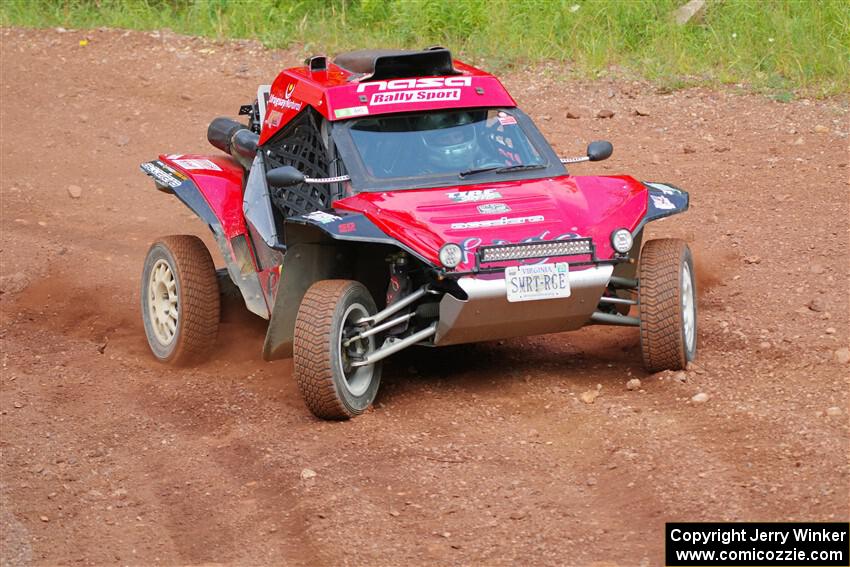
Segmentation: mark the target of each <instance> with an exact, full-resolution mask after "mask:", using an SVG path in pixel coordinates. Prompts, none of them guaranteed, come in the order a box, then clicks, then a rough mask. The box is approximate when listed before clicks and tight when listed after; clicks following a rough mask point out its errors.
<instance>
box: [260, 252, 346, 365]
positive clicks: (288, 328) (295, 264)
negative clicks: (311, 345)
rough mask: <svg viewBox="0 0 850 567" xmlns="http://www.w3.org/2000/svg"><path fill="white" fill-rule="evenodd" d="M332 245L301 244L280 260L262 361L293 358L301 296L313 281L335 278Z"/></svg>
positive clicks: (336, 263) (337, 260) (336, 262)
mask: <svg viewBox="0 0 850 567" xmlns="http://www.w3.org/2000/svg"><path fill="white" fill-rule="evenodd" d="M338 253H339V251H338V249H337V248H336V247H335V246H327V245H323V244H314V243H303V244H295V245H293V246H290V247H289V248H287V250H286V255H285V256H284V258H283V270H282V273H281V278H280V284H279V285H278V292H277V297H276V299H275V302H274V307H273V308H272V314H271V318H270V319H269V329H268V331H267V332H266V341H265V343H264V344H263V358H264V359H265V360H277V359H279V358H288V357H290V356H292V340H293V337H294V336H295V317H296V316H297V315H298V307H299V306H300V305H301V300H302V299H303V298H304V294H305V293H307V290H308V289H309V288H310V286H311V285H313V284H314V283H315V282H317V281H319V280H326V279H330V278H333V277H334V274H335V273H336V270H335V268H336V267H337V266H338V265H339V263H340V262H339V260H340V259H339V258H338Z"/></svg>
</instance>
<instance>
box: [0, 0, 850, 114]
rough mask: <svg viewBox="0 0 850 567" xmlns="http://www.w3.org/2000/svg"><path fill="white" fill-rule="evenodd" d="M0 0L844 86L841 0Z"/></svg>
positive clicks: (42, 18) (243, 29)
mask: <svg viewBox="0 0 850 567" xmlns="http://www.w3.org/2000/svg"><path fill="white" fill-rule="evenodd" d="M684 1H685V0H230V1H228V0H3V1H2V2H0V25H3V26H10V25H16V26H30V27H54V26H64V27H70V28H90V27H98V26H110V27H118V28H130V29H163V28H170V29H172V30H173V31H176V32H179V33H185V34H192V35H202V36H208V37H215V38H255V39H259V40H260V41H262V42H263V43H264V44H266V45H268V46H271V47H286V46H290V45H293V44H296V45H302V46H303V49H304V51H305V52H306V53H311V52H325V53H334V52H337V51H340V50H343V49H350V48H358V47H374V46H388V47H423V46H426V45H433V44H441V45H446V46H448V47H450V48H452V49H453V51H455V52H456V53H458V54H462V55H463V56H464V57H467V58H470V59H473V60H476V61H478V62H484V63H485V64H487V65H488V66H489V67H490V68H491V69H496V68H498V67H500V66H502V65H510V64H526V65H527V64H532V63H535V62H540V61H566V62H570V64H571V65H570V68H571V69H572V70H573V71H574V72H576V73H578V74H580V75H582V76H599V75H603V74H606V73H610V72H612V70H613V69H617V70H618V72H633V73H635V74H637V75H639V76H642V77H645V78H648V79H650V80H653V81H656V82H658V83H660V84H663V85H666V86H670V87H678V86H684V85H689V84H718V83H744V84H745V85H746V86H747V87H748V88H751V89H754V90H759V91H764V92H768V93H771V94H773V95H774V96H777V97H778V98H780V99H790V98H792V97H793V96H794V93H805V94H807V95H814V96H824V95H832V94H837V93H846V92H850V0H708V1H709V4H708V9H707V11H706V13H705V16H704V18H703V19H702V21H701V22H700V23H699V24H690V25H687V26H678V25H676V24H675V23H673V21H672V18H671V16H670V13H671V12H672V11H673V10H674V9H675V8H676V7H678V6H679V5H681V4H682V3H684Z"/></svg>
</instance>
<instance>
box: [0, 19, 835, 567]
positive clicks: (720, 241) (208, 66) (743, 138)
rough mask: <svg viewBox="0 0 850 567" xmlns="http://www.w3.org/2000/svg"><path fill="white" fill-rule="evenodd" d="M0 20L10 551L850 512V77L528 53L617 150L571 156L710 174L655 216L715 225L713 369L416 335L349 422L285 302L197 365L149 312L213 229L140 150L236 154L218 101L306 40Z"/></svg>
mask: <svg viewBox="0 0 850 567" xmlns="http://www.w3.org/2000/svg"><path fill="white" fill-rule="evenodd" d="M84 38H88V40H89V43H88V45H85V46H81V45H80V44H79V42H80V40H81V39H84ZM0 40H2V81H0V93H1V94H2V110H0V118H2V135H0V145H2V149H0V153H1V154H2V173H1V174H0V190H2V217H0V219H2V234H0V246H2V280H0V284H2V289H1V290H0V291H2V295H0V308H2V316H0V333H2V355H0V356H2V378H0V388H1V389H0V420H2V421H0V424H2V431H0V499H2V500H1V502H0V503H1V504H2V507H1V508H0V525H2V533H0V545H2V547H1V548H0V563H2V565H4V566H6V565H9V566H18V565H29V564H33V565H108V564H121V565H225V564H227V565H273V564H274V565H349V564H350V565H429V564H433V565H508V564H526V565H596V566H602V565H609V566H610V565H662V564H663V549H664V545H663V530H664V523H665V522H667V521H685V520H692V521H709V520H718V521H721V520H753V521H755V520H773V521H784V520H822V521H825V520H834V521H847V520H848V516H850V513H849V512H848V502H850V496H848V452H850V451H848V449H850V447H848V440H850V433H848V390H850V388H848V374H850V365H848V363H847V358H848V354H847V348H848V296H849V295H850V294H848V269H850V258H848V256H850V253H849V252H848V222H850V199H848V196H850V184H848V173H850V168H848V131H850V125H848V104H847V101H846V100H837V99H833V100H825V101H817V100H798V101H795V102H791V103H787V104H783V103H779V102H775V101H772V100H770V99H768V98H766V97H764V96H760V95H754V94H742V93H741V92H739V89H735V88H734V87H730V88H729V89H727V90H708V89H693V90H683V91H677V92H674V93H664V92H658V91H657V90H656V89H655V88H654V87H652V86H651V85H648V84H644V83H638V82H630V81H615V80H600V81H597V82H572V81H564V80H563V79H561V78H559V77H558V73H557V71H558V70H557V68H555V67H546V68H542V69H536V70H528V71H523V72H514V73H510V74H508V75H507V76H506V77H505V82H506V84H507V86H508V88H509V89H510V90H511V91H512V93H513V94H514V95H515V97H516V99H517V100H518V101H520V104H521V105H522V107H523V108H524V109H525V110H526V111H527V112H529V113H530V114H531V115H532V117H533V118H534V119H535V120H536V121H537V123H538V124H539V126H540V127H541V129H542V130H543V131H544V133H545V134H546V135H547V136H548V137H549V138H550V139H551V140H552V141H553V142H554V144H555V145H556V147H557V149H558V150H559V151H560V152H561V153H562V154H563V155H581V153H582V152H583V151H584V148H585V145H586V143H587V142H588V141H590V140H593V139H608V140H611V141H612V142H613V143H614V146H615V153H614V156H613V157H612V158H611V159H610V160H608V161H607V162H604V163H600V164H582V165H575V166H573V168H572V169H573V171H574V172H576V173H582V174H591V173H596V174H615V173H629V174H632V175H634V176H635V177H637V178H638V179H645V180H655V181H667V182H671V183H674V184H677V185H680V186H682V187H684V188H686V189H688V190H689V191H690V194H691V202H692V206H691V209H690V211H689V212H688V213H687V214H685V215H682V216H676V217H672V218H670V219H667V220H664V221H661V222H658V223H653V224H652V225H650V228H649V229H648V230H649V233H650V234H649V235H648V236H649V237H681V238H685V239H686V240H688V241H689V242H690V243H691V245H692V247H693V249H694V253H695V256H696V258H697V269H698V271H699V274H700V285H701V289H700V294H701V301H700V324H701V328H700V336H699V340H700V351H699V356H698V359H697V361H696V364H694V365H693V366H692V368H691V369H690V370H689V371H687V372H681V373H676V374H673V373H660V374H655V375H648V374H646V373H645V372H644V371H643V369H642V367H641V361H640V349H639V343H638V333H637V331H636V330H635V329H621V328H608V327H605V328H600V327H597V328H588V329H584V330H582V331H580V332H576V333H572V334H559V335H550V336H544V337H532V338H526V339H518V340H509V341H501V342H499V343H490V344H480V345H473V346H465V347H461V348H450V349H441V350H438V351H431V350H428V351H419V350H411V351H409V352H407V353H403V354H401V355H399V356H397V357H396V358H394V359H393V360H392V362H391V363H390V364H389V365H388V367H387V368H386V369H385V371H384V376H385V382H384V384H383V386H382V390H381V392H380V393H379V397H378V400H377V403H376V405H375V407H374V409H373V410H372V411H370V412H368V413H367V414H365V415H364V416H361V417H359V418H357V419H354V420H352V421H349V422H346V423H327V422H321V421H318V420H316V419H315V418H313V417H312V415H310V413H309V412H308V411H307V410H306V408H305V406H304V405H303V403H302V401H301V399H300V398H299V395H298V392H297V389H296V386H295V384H294V381H293V377H292V374H291V361H289V360H283V361H277V362H273V363H266V362H263V361H262V359H261V356H260V351H261V345H262V341H263V333H264V322H263V321H262V320H259V319H257V318H254V317H253V316H251V315H247V314H245V313H244V312H243V311H242V310H240V309H238V308H230V309H229V310H228V312H227V314H226V315H227V317H226V318H225V322H224V324H223V327H222V333H221V337H220V340H219V350H218V352H217V354H216V355H215V356H214V358H213V360H212V361H210V362H208V363H206V364H203V365H202V366H199V367H196V368H190V369H183V370H175V369H172V368H168V367H165V366H162V365H160V364H157V363H156V362H154V360H153V359H152V356H151V355H150V353H149V352H148V347H147V344H146V342H145V338H144V333H143V329H142V324H141V321H140V315H139V296H138V293H139V277H140V273H141V269H142V261H143V258H144V255H145V252H146V250H147V247H148V245H149V243H150V242H151V241H152V240H153V239H155V238H156V237H158V236H161V235H166V234H180V233H186V234H199V235H201V236H202V237H203V238H205V240H206V241H207V243H208V244H209V245H212V244H213V243H212V241H211V239H210V238H209V234H208V233H207V232H206V230H205V229H204V228H203V227H202V225H201V223H200V222H198V221H197V220H195V218H194V216H193V215H192V213H191V212H189V210H188V209H186V208H184V207H183V205H181V204H180V203H179V202H178V201H177V200H176V199H175V198H173V197H169V196H168V195H164V194H162V193H159V192H157V191H156V190H154V187H153V184H152V183H151V182H150V180H149V179H148V178H147V177H146V176H144V175H143V174H142V173H141V172H140V171H139V169H138V165H139V163H140V162H142V161H145V160H149V159H151V158H154V157H156V156H157V155H158V154H159V153H171V152H181V153H182V152H211V153H214V152H215V151H216V150H214V149H213V148H211V147H208V145H207V142H206V138H205V132H206V127H207V124H208V123H209V121H210V120H211V119H212V118H213V117H216V116H226V115H231V116H232V115H234V114H235V113H236V110H237V109H238V107H239V105H240V104H243V103H248V102H250V101H251V100H252V99H253V97H254V93H255V92H256V87H257V85H258V84H261V83H268V82H270V81H271V79H273V78H274V76H275V74H276V73H277V71H278V70H280V69H281V68H283V67H285V66H289V65H293V64H297V62H298V58H297V56H296V54H295V52H281V51H265V50H262V49H260V48H258V47H257V46H256V45H254V44H251V43H228V44H220V43H213V42H207V41H204V40H200V39H192V38H184V37H178V36H174V35H171V34H165V33H162V34H160V33H135V32H126V33H125V32H122V31H106V30H101V31H91V32H86V33H83V32H75V31H67V32H66V31H63V30H58V31H57V30H48V31H23V30H17V29H3V30H0ZM600 110H610V111H613V112H614V115H613V117H612V118H608V119H601V118H597V117H596V115H597V113H599V111H600ZM636 110H639V111H640V113H641V114H643V115H637V114H636V113H635V111H636ZM568 112H570V113H572V114H573V115H578V116H579V118H578V119H568V118H567V113H568ZM72 186H73V187H72ZM78 191H79V192H78ZM72 193H73V194H74V195H78V197H77V198H75V197H73V196H72ZM217 261H218V262H219V263H220V259H218V258H217ZM633 378H638V379H640V381H641V386H640V388H639V389H635V390H628V389H627V388H626V382H627V381H628V380H630V379H633ZM590 391H593V392H597V393H598V394H599V395H598V397H596V398H595V400H593V403H585V402H584V401H582V394H583V393H586V392H590ZM697 393H705V394H707V395H708V401H706V402H703V403H695V402H694V401H692V399H691V398H692V397H693V396H694V395H695V394H697ZM584 397H585V398H586V399H587V400H588V401H590V400H591V398H593V396H592V395H586V396H584ZM308 469H309V470H308ZM311 471H312V472H311ZM312 473H315V476H313V474H312Z"/></svg>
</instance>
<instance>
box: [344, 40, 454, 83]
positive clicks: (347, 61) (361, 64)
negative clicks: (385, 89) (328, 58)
mask: <svg viewBox="0 0 850 567" xmlns="http://www.w3.org/2000/svg"><path fill="white" fill-rule="evenodd" d="M334 63H336V64H337V65H339V66H340V67H342V68H343V69H346V70H347V71H349V72H351V73H357V74H359V75H361V77H359V78H358V79H359V80H360V81H382V80H385V79H406V78H408V77H429V76H446V75H459V74H460V72H459V71H458V70H456V69H455V68H454V65H452V54H451V52H449V50H448V49H445V48H442V47H438V48H429V49H427V50H425V51H398V50H391V49H365V50H362V51H351V52H348V53H341V54H339V55H337V56H336V58H335V59H334Z"/></svg>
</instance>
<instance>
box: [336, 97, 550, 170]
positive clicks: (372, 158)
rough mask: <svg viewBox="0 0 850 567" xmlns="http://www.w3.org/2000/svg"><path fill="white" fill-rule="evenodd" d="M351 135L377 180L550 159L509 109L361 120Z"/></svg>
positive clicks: (498, 167)
mask: <svg viewBox="0 0 850 567" xmlns="http://www.w3.org/2000/svg"><path fill="white" fill-rule="evenodd" d="M350 132H351V138H352V140H353V142H354V146H355V147H356V149H357V153H358V154H359V156H360V160H361V161H362V163H363V165H364V167H365V169H366V171H367V172H368V174H369V175H370V176H371V177H373V178H378V179H392V178H416V177H432V176H446V175H454V176H455V178H457V177H458V176H459V177H463V176H464V175H470V174H475V173H481V171H479V170H486V171H490V172H495V173H502V172H508V171H515V170H516V169H518V168H515V167H514V168H513V169H511V168H512V167H513V166H538V167H540V168H542V167H545V165H546V160H544V159H543V157H542V156H541V155H540V153H539V152H538V151H537V149H536V148H535V147H534V145H533V144H532V143H531V141H530V140H529V138H528V136H526V133H525V132H524V131H523V129H522V127H521V126H520V124H519V123H518V122H517V118H516V117H515V116H514V115H513V114H511V112H510V111H509V110H499V109H480V110H450V111H440V112H430V113H419V114H406V115H404V114H403V115H398V114H395V115H390V116H381V117H375V118H360V119H357V120H356V121H352V124H351V129H350Z"/></svg>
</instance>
